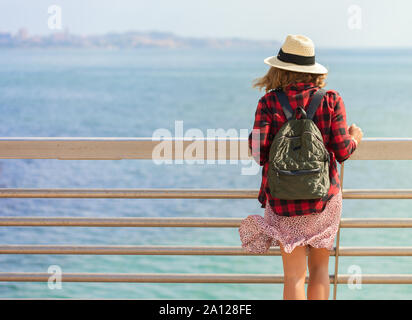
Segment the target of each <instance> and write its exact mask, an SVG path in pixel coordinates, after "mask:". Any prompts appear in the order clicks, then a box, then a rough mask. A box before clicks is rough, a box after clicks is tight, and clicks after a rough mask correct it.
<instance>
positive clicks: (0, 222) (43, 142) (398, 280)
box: [0, 138, 412, 298]
mask: <svg viewBox="0 0 412 320" xmlns="http://www.w3.org/2000/svg"><path fill="white" fill-rule="evenodd" d="M195 141H196V142H197V143H199V141H200V142H203V147H204V150H205V151H206V152H204V153H202V154H201V155H200V156H198V159H200V158H202V159H205V158H207V159H211V158H212V159H229V158H230V159H233V158H235V159H251V157H250V153H249V151H248V148H247V139H241V138H239V139H233V138H232V139H196V140H192V139H179V138H175V139H169V142H170V143H172V144H173V148H172V150H173V152H172V153H171V154H169V155H166V158H170V159H182V158H183V155H184V152H183V153H182V152H181V150H180V151H179V150H178V149H179V148H177V147H176V145H178V146H180V147H182V148H183V150H185V149H186V148H188V147H189V146H190V145H191V144H192V143H193V142H195ZM162 142H164V141H153V140H152V139H151V138H0V159H66V160H83V159H88V160H97V159H99V160H111V159H156V158H158V156H157V155H156V153H154V152H153V151H154V149H155V148H156V147H157V146H159V144H160V143H162ZM222 146H223V147H222ZM222 150H223V152H222ZM199 157H200V158H199ZM161 158H163V159H165V156H162V157H161ZM195 158H196V157H195ZM350 160H412V139H410V138H365V139H364V140H362V142H361V143H360V144H359V146H358V148H357V150H356V151H355V152H354V153H353V155H352V156H351V158H350ZM343 168H344V166H343V165H342V166H341V174H340V178H341V185H343ZM342 193H343V198H344V199H412V189H389V190H387V189H343V190H342ZM257 194H258V190H257V189H252V190H251V189H244V190H238V189H236V190H232V189H77V188H76V189H27V188H21V189H20V188H18V189H16V188H0V198H124V199H128V198H153V199H161V198H168V199H170V198H173V199H177V198H181V199H183V198H184V199H255V198H256V197H257ZM241 220H242V218H190V217H189V218H181V217H168V218H147V217H134V218H118V217H113V218H87V217H82V218H78V217H0V227H11V226H26V227H38V226H65V227H86V226H87V227H212V228H222V227H223V228H237V227H239V225H240V221H241ZM340 228H412V218H356V219H355V218H351V219H349V218H344V219H342V220H341V224H340ZM339 239H340V229H339V231H338V236H337V243H336V247H335V248H334V249H333V250H331V252H330V254H331V255H332V256H335V273H334V275H330V281H331V283H334V285H335V286H334V298H336V289H337V285H338V284H340V283H346V282H347V281H348V279H349V277H350V276H351V275H342V274H338V258H339V256H412V247H341V246H340V245H339ZM0 254H90V255H97V254H104V255H109V254H110V255H112V254H115V255H130V254H132V255H225V256H226V255H228V256H229V255H255V254H251V253H247V252H245V251H244V250H242V248H241V247H240V246H239V247H229V246H203V247H202V246H127V245H122V246H96V245H10V244H8V245H0ZM264 255H269V256H279V255H280V251H279V249H278V248H270V249H269V251H268V253H266V254H264ZM49 276H50V275H49V274H47V273H31V272H20V273H19V272H16V273H10V272H6V273H4V272H3V273H0V281H47V280H48V277H49ZM62 280H63V281H68V282H173V283H182V282H193V283H211V282H214V283H282V282H283V276H282V275H270V274H268V275H261V274H163V273H162V274H117V273H107V274H98V273H71V274H69V273H67V274H63V276H62ZM362 282H363V283H365V284H368V283H370V284H373V283H381V284H384V283H385V284H389V283H392V284H412V274H386V275H383V274H376V275H375V274H370V275H362Z"/></svg>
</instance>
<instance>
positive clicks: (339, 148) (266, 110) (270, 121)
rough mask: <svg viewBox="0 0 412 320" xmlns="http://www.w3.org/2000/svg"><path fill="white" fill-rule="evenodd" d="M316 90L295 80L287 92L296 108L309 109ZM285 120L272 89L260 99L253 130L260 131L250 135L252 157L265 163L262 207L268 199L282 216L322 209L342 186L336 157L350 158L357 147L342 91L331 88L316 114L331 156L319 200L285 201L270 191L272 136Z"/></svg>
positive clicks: (313, 86) (310, 85)
mask: <svg viewBox="0 0 412 320" xmlns="http://www.w3.org/2000/svg"><path fill="white" fill-rule="evenodd" d="M317 90H318V87H316V86H315V84H314V83H296V84H291V85H289V86H287V87H286V88H285V93H286V95H287V97H288V98H289V102H290V105H291V107H292V108H293V110H295V109H296V108H297V106H305V110H306V109H307V107H308V105H309V103H310V100H311V97H312V95H313V93H314V92H316V91H317ZM286 121H287V119H286V116H285V114H284V112H283V109H282V106H281V105H280V103H279V101H278V99H277V96H276V95H275V92H273V91H269V92H268V93H266V94H265V95H264V96H263V97H261V98H260V100H259V102H258V105H257V109H256V113H255V122H254V125H253V129H254V130H255V129H257V130H259V131H256V132H257V133H260V134H253V138H252V133H250V135H249V148H250V149H251V153H252V156H253V158H254V159H255V161H256V162H257V163H258V164H259V165H261V166H263V169H262V183H261V186H260V191H259V196H258V200H259V202H260V203H261V204H262V208H265V207H266V200H268V201H269V205H270V206H271V208H272V209H273V212H275V213H276V214H278V215H281V216H289V217H291V216H302V215H308V214H312V213H318V212H321V211H323V210H324V208H325V206H326V203H327V202H328V200H330V199H331V198H332V197H333V196H334V195H335V194H337V193H338V192H339V189H340V180H339V173H338V169H337V164H336V160H337V161H338V162H339V163H342V162H343V161H345V160H346V159H348V158H349V157H350V155H351V154H352V153H353V152H354V151H355V149H356V147H357V144H356V141H354V140H353V139H352V137H351V135H349V132H348V126H347V123H346V111H345V105H344V104H343V100H342V98H341V97H340V95H339V93H337V92H336V91H334V90H328V91H327V92H326V94H325V96H324V97H323V100H322V103H321V105H320V106H319V107H318V109H317V110H316V113H315V115H314V116H313V121H314V122H315V123H316V125H317V126H318V128H319V129H320V132H321V133H322V137H323V142H324V144H325V146H326V149H327V150H328V151H329V155H330V167H329V177H330V189H329V192H328V194H327V195H326V196H325V197H323V198H320V199H308V200H284V199H277V198H273V197H272V196H271V194H270V189H269V185H268V184H267V172H268V167H269V162H268V158H269V150H270V146H271V144H272V141H273V138H274V137H275V135H276V133H277V132H278V131H279V129H280V128H281V127H282V126H283V124H285V123H286ZM255 137H257V139H255Z"/></svg>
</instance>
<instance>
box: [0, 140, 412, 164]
mask: <svg viewBox="0 0 412 320" xmlns="http://www.w3.org/2000/svg"><path fill="white" fill-rule="evenodd" d="M225 135H226V134H225ZM194 143H196V149H195V150H196V153H195V154H196V155H195V156H193V152H192V151H193V147H194V145H193V144H194ZM188 147H189V148H190V149H188ZM167 150H170V153H169V152H164V151H167ZM186 151H187V152H186ZM198 151H199V152H198ZM187 155H191V157H190V160H204V159H210V160H217V159H223V160H228V159H233V160H237V159H239V160H243V159H250V160H252V157H251V155H250V151H249V150H248V141H247V137H244V138H243V137H242V138H239V137H233V138H229V137H219V136H218V137H210V138H196V139H192V138H177V137H170V138H162V139H160V138H159V139H152V138H151V137H141V138H129V137H126V138H106V137H105V138H73V137H55V138H50V137H15V138H8V137H0V159H67V160H115V159H117V160H119V159H162V160H166V159H187ZM350 159H351V160H412V139H411V138H363V139H362V141H361V143H360V144H359V145H358V147H357V149H356V150H355V152H354V153H353V154H352V155H351V157H350Z"/></svg>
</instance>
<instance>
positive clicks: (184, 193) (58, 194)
mask: <svg viewBox="0 0 412 320" xmlns="http://www.w3.org/2000/svg"><path fill="white" fill-rule="evenodd" d="M342 194H343V198H344V199H412V189H343V193H342ZM257 196H258V190H257V189H177V188H175V189H160V188H153V189H133V188H130V189H104V188H102V189H74V188H72V189H51V188H49V189H36V188H0V198H121V199H256V198H257Z"/></svg>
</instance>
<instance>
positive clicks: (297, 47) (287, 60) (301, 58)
mask: <svg viewBox="0 0 412 320" xmlns="http://www.w3.org/2000/svg"><path fill="white" fill-rule="evenodd" d="M264 62H265V63H266V64H268V65H270V66H272V67H276V68H279V69H284V70H289V71H295V72H307V73H321V74H322V73H328V69H326V68H325V67H324V66H322V65H321V64H320V63H317V62H315V45H314V44H313V41H312V40H310V39H309V38H308V37H305V36H302V35H292V34H289V35H288V36H287V37H286V40H285V42H284V43H283V46H282V47H281V48H280V50H279V53H278V55H277V56H272V57H267V58H266V59H265V60H264Z"/></svg>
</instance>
